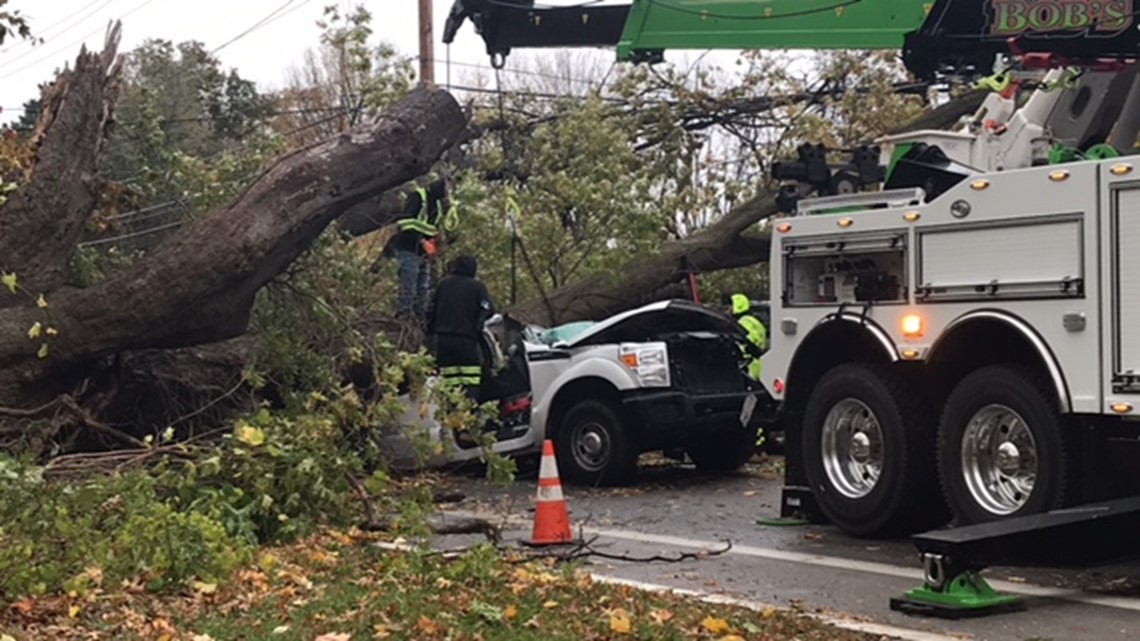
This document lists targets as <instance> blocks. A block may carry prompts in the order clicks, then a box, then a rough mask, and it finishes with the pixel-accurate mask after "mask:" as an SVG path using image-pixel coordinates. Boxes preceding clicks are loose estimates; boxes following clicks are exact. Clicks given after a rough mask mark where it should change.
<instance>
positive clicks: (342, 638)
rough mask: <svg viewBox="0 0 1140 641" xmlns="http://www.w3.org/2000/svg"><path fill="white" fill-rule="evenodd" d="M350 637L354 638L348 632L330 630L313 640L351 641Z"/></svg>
mask: <svg viewBox="0 0 1140 641" xmlns="http://www.w3.org/2000/svg"><path fill="white" fill-rule="evenodd" d="M350 639H352V635H351V634H348V633H347V632H330V633H328V634H322V635H321V636H319V637H317V638H316V639H314V640H313V641H350Z"/></svg>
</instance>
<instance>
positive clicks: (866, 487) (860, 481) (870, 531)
mask: <svg viewBox="0 0 1140 641" xmlns="http://www.w3.org/2000/svg"><path fill="white" fill-rule="evenodd" d="M922 398H923V397H922V395H921V394H920V391H919V390H918V389H917V388H916V386H914V385H912V384H910V383H909V382H908V381H907V380H906V379H904V378H903V377H901V376H899V375H898V373H896V372H892V371H890V370H889V369H887V368H885V367H879V366H875V365H861V364H860V365H856V364H848V365H840V366H838V367H836V368H834V369H832V370H831V371H829V372H828V373H827V374H825V375H824V377H823V378H822V379H821V380H820V381H819V383H818V384H817V385H816V387H815V389H814V390H813V391H812V393H811V396H810V399H809V400H808V404H807V408H806V410H805V412H804V419H803V434H802V436H803V448H804V449H803V456H804V469H805V472H806V473H807V478H808V481H809V483H810V484H811V488H812V492H813V493H814V495H815V498H816V502H817V503H818V504H819V507H820V509H821V510H822V511H823V513H824V515H825V516H827V518H828V519H829V520H830V521H831V522H832V523H834V524H835V525H837V526H839V528H840V529H841V530H843V531H844V532H846V533H847V534H850V535H852V536H857V537H872V536H875V537H882V536H894V535H902V534H909V533H912V532H915V531H918V530H923V529H928V528H931V527H934V526H937V525H939V524H941V523H944V522H945V521H946V520H947V519H948V514H947V512H946V508H945V506H944V505H943V504H942V501H941V500H940V496H939V493H938V482H937V475H936V474H935V473H934V469H933V468H934V462H935V455H934V421H933V418H932V416H931V413H930V412H929V410H928V409H927V407H926V404H925V403H924V402H923V400H922Z"/></svg>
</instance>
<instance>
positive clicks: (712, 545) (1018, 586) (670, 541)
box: [448, 511, 1140, 612]
mask: <svg viewBox="0 0 1140 641" xmlns="http://www.w3.org/2000/svg"><path fill="white" fill-rule="evenodd" d="M448 514H453V515H457V516H458V515H463V516H464V517H466V518H484V519H490V520H491V521H492V522H501V520H502V517H501V515H491V514H482V513H476V512H467V511H449V512H448ZM507 522H508V523H513V524H515V525H517V526H520V527H521V526H526V525H529V523H528V522H527V521H526V520H525V519H521V518H517V517H511V518H510V519H508V520H507ZM583 533H585V534H590V535H596V536H604V537H607V538H611V539H618V540H622V541H635V542H638V543H652V544H656V545H668V546H671V547H680V548H695V549H698V550H715V549H720V548H722V547H723V546H724V544H723V543H722V542H719V541H703V540H700V539H691V538H687V537H681V536H672V535H668V534H649V533H646V532H638V531H634V530H620V529H611V528H591V527H586V528H583ZM728 554H739V555H741V556H750V557H755V558H761V559H769V560H773V561H784V562H787V563H798V564H801V565H811V566H815V567H824V568H832V569H836V570H847V571H851V572H862V573H865V574H878V575H881V576H889V577H894V578H899V579H910V580H914V581H915V582H921V581H922V570H920V569H918V568H917V567H915V568H907V567H903V566H898V565H890V564H888V563H877V562H875V561H858V560H855V559H846V558H843V557H837V556H826V555H823V554H810V553H806V552H792V551H789V550H777V549H775V548H765V547H757V546H752V545H738V544H735V543H734V544H733V546H732V549H731V550H730V551H729V552H728ZM917 564H918V562H917V560H916V561H915V565H917ZM989 583H990V585H991V586H992V587H993V588H994V589H995V590H998V591H1000V592H1007V593H1010V594H1020V595H1022V596H1032V597H1041V598H1050V599H1060V600H1064V601H1071V602H1075V603H1083V604H1085V605H1096V606H1101V607H1105V608H1114V609H1117V610H1130V611H1133V612H1140V599H1136V598H1130V597H1114V596H1098V595H1095V594H1090V593H1087V592H1082V591H1080V590H1072V589H1064V588H1050V587H1045V586H1040V585H1033V584H1030V583H1014V582H1012V581H1002V580H996V579H995V580H990V581H989Z"/></svg>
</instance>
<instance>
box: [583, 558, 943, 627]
mask: <svg viewBox="0 0 1140 641" xmlns="http://www.w3.org/2000/svg"><path fill="white" fill-rule="evenodd" d="M590 577H591V578H592V579H593V580H595V581H597V582H598V583H609V584H613V585H628V586H629V587H631V588H634V589H637V590H644V591H646V592H661V593H666V594H669V593H671V594H676V595H678V596H686V597H690V598H693V599H697V600H698V601H701V602H703V603H708V604H712V605H730V606H734V607H738V608H745V609H748V610H752V611H754V612H763V611H764V610H766V609H768V608H775V609H776V610H780V611H782V612H791V611H792V609H791V608H786V607H782V606H778V605H772V604H770V603H762V602H760V601H753V600H751V599H740V598H736V597H730V596H725V595H723V594H712V593H709V592H701V591H698V590H689V589H685V588H676V587H673V586H669V585H663V584H660V583H646V582H645V581H635V580H632V579H622V578H618V577H612V576H607V575H605V574H591V575H590ZM799 614H801V615H802V616H806V617H809V618H812V619H815V620H817V621H820V622H822V623H826V624H828V625H831V626H834V627H837V628H841V629H843V630H851V631H853V632H864V633H867V634H876V635H881V636H882V635H885V636H888V637H891V638H894V639H902V640H903V641H961V637H952V636H948V635H945V634H936V633H933V632H924V631H922V630H911V629H910V628H900V627H896V626H893V625H882V624H879V623H866V622H862V621H851V620H848V619H842V618H839V617H831V616H826V615H822V614H813V613H810V612H801V613H799Z"/></svg>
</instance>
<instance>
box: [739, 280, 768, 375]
mask: <svg viewBox="0 0 1140 641" xmlns="http://www.w3.org/2000/svg"><path fill="white" fill-rule="evenodd" d="M751 312H752V301H751V300H750V299H749V298H748V297H747V296H745V295H744V294H733V295H732V315H733V317H734V318H736V322H737V323H740V326H741V327H742V328H744V332H745V333H746V334H747V335H748V342H749V343H752V344H753V345H755V346H756V348H757V349H758V350H760V351H764V350H767V349H768V329H767V328H766V327H764V323H762V322H760V319H758V318H756V317H755V316H753V315H752V313H751ZM741 351H743V352H744V354H745V355H746V356H747V355H748V353H749V351H752V350H749V349H748V348H747V347H744V346H741ZM748 375H749V376H751V377H752V378H754V379H756V380H760V357H759V356H757V355H755V354H753V356H752V360H751V361H749V362H748Z"/></svg>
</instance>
